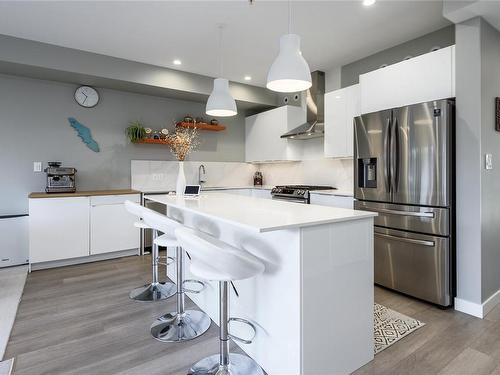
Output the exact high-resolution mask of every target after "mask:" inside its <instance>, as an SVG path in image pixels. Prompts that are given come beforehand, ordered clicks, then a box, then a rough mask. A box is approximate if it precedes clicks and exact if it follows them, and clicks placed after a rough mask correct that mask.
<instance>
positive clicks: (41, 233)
mask: <svg viewBox="0 0 500 375" xmlns="http://www.w3.org/2000/svg"><path fill="white" fill-rule="evenodd" d="M29 221H30V224H29V227H30V230H29V240H30V263H40V262H49V261H55V260H62V259H69V258H77V257H84V256H88V255H89V198H88V197H76V198H46V199H30V201H29Z"/></svg>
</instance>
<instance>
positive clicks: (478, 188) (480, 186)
mask: <svg viewBox="0 0 500 375" xmlns="http://www.w3.org/2000/svg"><path fill="white" fill-rule="evenodd" d="M499 72H500V32H498V31H497V30H496V29H494V28H493V27H492V26H490V25H489V24H488V23H487V22H486V21H484V20H483V19H481V18H479V17H477V18H474V19H471V20H468V21H465V22H463V23H460V24H457V25H456V90H457V136H456V138H457V150H458V152H457V153H456V160H457V168H456V175H457V279H458V280H457V282H458V285H457V286H458V289H457V297H458V298H460V299H463V300H466V301H470V302H473V303H476V304H481V303H484V302H485V301H486V300H487V299H488V298H489V297H491V296H492V295H493V294H494V293H495V292H497V291H498V290H500V272H499V271H498V269H499V267H500V231H499V228H500V196H499V191H500V168H499V167H498V165H496V163H498V161H500V133H498V132H497V131H495V101H494V99H495V97H496V96H499V95H500V74H499ZM487 153H491V154H493V161H494V169H493V170H486V169H485V163H484V158H485V154H487Z"/></svg>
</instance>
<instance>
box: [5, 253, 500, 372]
mask: <svg viewBox="0 0 500 375" xmlns="http://www.w3.org/2000/svg"><path fill="white" fill-rule="evenodd" d="M161 273H162V274H163V275H164V274H165V272H164V270H162V272H161ZM150 277H151V276H150V258H149V257H147V256H146V257H129V258H122V259H115V260H110V261H104V262H98V263H91V264H85V265H78V266H70V267H63V268H57V269H52V270H43V271H36V272H33V273H31V274H30V275H28V279H27V282H26V288H25V291H24V295H23V298H22V301H21V305H20V306H19V310H18V315H17V318H16V322H15V324H14V328H13V331H12V336H11V338H10V341H9V344H8V346H7V351H6V358H10V357H16V365H15V370H14V374H15V375H27V374H30V375H42V374H50V375H56V374H86V375H92V374H96V375H97V374H99V375H111V374H120V375H125V374H127V375H129V374H130V375H131V374H141V375H156V374H158V375H160V374H162V375H181V374H183V375H184V374H186V373H187V370H188V369H189V367H190V365H191V364H193V363H194V362H196V361H197V360H199V359H201V358H203V357H205V356H208V355H211V354H214V353H217V351H218V340H217V334H218V332H217V326H216V325H215V324H213V325H212V327H211V328H210V330H209V331H208V332H207V333H206V334H205V335H204V336H202V337H201V338H198V339H196V340H193V341H191V342H186V343H182V344H165V343H161V342H158V341H156V340H154V339H152V338H151V336H150V334H149V326H150V324H151V322H152V321H153V320H154V319H155V318H156V317H158V316H159V315H161V314H163V313H165V312H168V311H173V310H174V309H175V299H173V298H171V299H169V300H168V301H166V302H159V303H140V302H135V301H132V300H130V299H129V298H128V293H129V291H130V290H131V289H133V288H134V287H136V286H138V285H141V284H143V283H147V282H148V281H149V280H150ZM375 300H376V301H377V302H378V303H381V304H383V305H385V306H387V307H389V308H392V309H394V310H396V311H399V312H401V313H403V314H406V315H409V316H412V317H414V318H417V319H420V320H422V321H423V322H425V323H426V326H424V327H423V328H421V329H419V330H417V331H416V332H414V333H412V334H411V335H409V336H408V337H406V338H404V339H403V340H401V341H400V342H398V343H396V344H394V345H393V346H392V347H390V348H388V349H386V350H385V351H383V352H381V353H380V354H378V355H377V356H376V358H375V360H374V361H372V362H371V363H369V364H368V365H366V366H364V367H363V368H361V369H360V370H358V371H357V372H356V375H366V374H398V375H399V374H405V375H406V374H426V375H427V374H429V375H430V374H440V375H443V374H446V375H448V374H450V375H451V374H453V375H455V374H464V375H469V374H474V375H481V374H495V375H500V308H497V309H495V310H494V311H492V312H491V313H490V314H489V315H488V317H487V318H486V319H484V320H480V319H476V318H473V317H470V316H467V315H465V314H461V313H458V312H455V311H453V310H445V311H443V310H440V309H438V308H436V307H434V306H432V305H429V304H426V303H423V302H420V301H417V300H414V299H411V298H407V297H404V296H401V295H398V294H395V293H392V292H389V291H387V290H384V289H381V288H376V289H375ZM187 305H188V307H190V306H192V303H191V302H190V301H187ZM232 350H234V351H238V349H237V348H235V347H234V345H233V348H232ZM334 368H335V364H333V369H334ZM334 374H335V373H334V372H332V374H324V375H334ZM305 375H309V374H305ZM314 375H323V374H314Z"/></svg>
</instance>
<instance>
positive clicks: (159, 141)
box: [135, 138, 172, 146]
mask: <svg viewBox="0 0 500 375" xmlns="http://www.w3.org/2000/svg"><path fill="white" fill-rule="evenodd" d="M135 143H147V144H155V145H167V146H168V145H170V144H171V143H172V142H171V141H169V140H168V139H153V138H144V139H141V140H140V141H137V142H135Z"/></svg>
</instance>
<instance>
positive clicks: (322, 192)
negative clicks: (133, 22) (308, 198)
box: [311, 189, 354, 197]
mask: <svg viewBox="0 0 500 375" xmlns="http://www.w3.org/2000/svg"><path fill="white" fill-rule="evenodd" d="M311 194H319V195H336V196H340V197H353V196H354V193H353V192H352V190H339V189H330V190H311Z"/></svg>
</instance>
